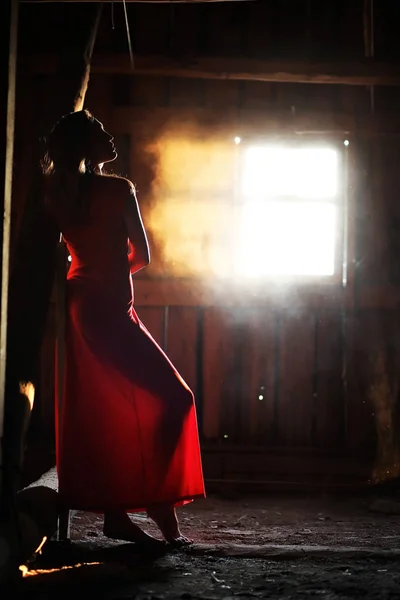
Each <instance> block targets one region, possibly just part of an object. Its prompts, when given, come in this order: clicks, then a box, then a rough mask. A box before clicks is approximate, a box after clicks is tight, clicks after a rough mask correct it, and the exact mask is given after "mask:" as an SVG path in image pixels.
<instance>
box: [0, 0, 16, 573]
mask: <svg viewBox="0 0 400 600" xmlns="http://www.w3.org/2000/svg"><path fill="white" fill-rule="evenodd" d="M18 16H19V9H18V0H6V2H4V5H3V18H2V23H1V25H2V31H1V33H2V35H1V49H2V54H3V65H2V68H1V84H2V85H1V87H0V90H1V93H0V106H1V107H2V110H1V115H0V136H1V138H0V142H1V145H0V156H1V160H0V163H1V165H0V204H1V225H0V257H1V262H0V265H1V266H0V273H1V284H0V287H1V293H0V315H1V318H0V511H1V513H2V516H4V514H3V509H4V505H5V504H6V503H7V502H8V501H9V498H10V497H9V495H7V496H6V494H10V490H6V485H5V479H4V478H5V477H6V476H5V470H6V467H7V471H9V467H10V465H9V464H8V465H6V464H5V463H6V459H5V456H6V452H5V449H4V446H5V441H4V438H5V431H4V423H5V395H6V394H5V393H6V366H7V364H6V359H7V335H8V318H7V314H8V291H9V262H10V232H11V201H12V184H13V157H14V131H15V92H16V73H17V46H18ZM18 441H19V440H18ZM3 453H4V455H3ZM0 562H1V557H0ZM3 569H4V564H3V565H0V571H2V570H3Z"/></svg>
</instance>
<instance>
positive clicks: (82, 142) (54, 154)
mask: <svg viewBox="0 0 400 600" xmlns="http://www.w3.org/2000/svg"><path fill="white" fill-rule="evenodd" d="M93 122H94V117H93V115H91V113H90V112H89V111H88V110H81V111H77V112H73V113H70V114H68V115H65V116H64V117H62V118H61V119H60V120H59V121H58V122H57V123H56V124H55V125H54V127H53V129H52V130H51V132H50V134H49V136H48V137H47V139H46V140H45V145H46V152H45V157H44V160H43V161H42V168H43V173H44V174H45V175H46V176H48V177H49V179H48V186H47V189H48V193H47V195H46V201H47V204H48V206H49V208H50V210H51V212H52V213H53V214H54V216H55V217H56V218H57V219H58V220H59V221H60V222H61V224H69V223H70V222H71V221H76V220H82V219H83V217H84V216H85V215H86V214H87V206H86V204H87V203H86V202H85V196H86V194H85V189H84V188H85V187H86V185H87V183H88V178H87V177H84V175H88V174H91V173H92V172H93V167H91V165H90V163H89V162H88V154H87V153H88V151H89V149H90V143H91V134H92V127H93Z"/></svg>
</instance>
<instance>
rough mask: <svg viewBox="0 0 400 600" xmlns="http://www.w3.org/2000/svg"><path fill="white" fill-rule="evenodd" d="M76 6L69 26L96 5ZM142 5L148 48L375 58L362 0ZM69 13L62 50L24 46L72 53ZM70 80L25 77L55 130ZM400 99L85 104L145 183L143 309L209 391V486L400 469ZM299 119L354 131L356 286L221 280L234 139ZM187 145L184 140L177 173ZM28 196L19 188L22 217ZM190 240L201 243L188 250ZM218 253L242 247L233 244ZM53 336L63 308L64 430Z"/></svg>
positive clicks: (109, 81)
mask: <svg viewBox="0 0 400 600" xmlns="http://www.w3.org/2000/svg"><path fill="white" fill-rule="evenodd" d="M377 4H378V3H377ZM393 4H394V3H390V2H382V3H379V6H378V7H377V13H376V15H375V19H376V22H375V30H376V40H375V52H376V56H377V57H378V58H381V59H385V58H391V59H393V58H398V53H399V50H398V45H397V42H395V40H396V32H395V27H394V25H393V21H394V12H393V11H394V7H393ZM322 5H323V6H322ZM119 8H121V7H118V6H117V5H116V6H115V13H114V17H113V18H114V22H115V29H112V26H111V17H110V15H109V14H108V13H107V14H104V15H103V20H102V23H101V31H100V37H99V41H98V45H97V47H96V52H98V53H99V54H100V53H101V52H107V53H108V54H110V53H114V54H115V55H117V54H118V53H123V52H126V44H125V38H124V30H123V22H122V15H121V14H120V11H119ZM49 10H51V9H50V7H49V6H41V7H37V6H36V5H33V7H32V6H29V7H28V6H26V5H23V6H22V13H23V15H22V16H23V20H24V19H25V20H26V22H28V21H29V20H30V19H33V18H34V19H35V22H36V23H37V26H38V27H39V28H40V17H43V14H44V13H43V11H49ZM57 10H58V7H57ZM60 10H61V9H60ZM63 10H64V11H65V14H64V13H63V20H64V23H66V22H69V21H68V19H69V20H71V21H73V20H74V19H76V12H74V11H77V10H82V7H77V6H76V5H70V6H68V7H63ZM129 10H130V17H131V24H132V38H133V43H134V50H135V52H136V53H139V54H140V53H142V54H168V55H171V56H177V55H179V56H182V55H183V56H187V57H190V56H191V55H199V54H200V55H210V56H212V55H218V56H223V55H226V56H239V55H240V56H246V57H257V58H272V57H273V58H275V57H278V58H294V57H296V58H304V59H313V58H326V59H332V58H335V59H337V58H338V57H341V58H345V59H357V58H360V57H363V56H364V54H365V48H364V42H363V2H362V1H358V0H357V1H352V2H348V1H347V0H340V1H331V2H324V3H320V2H314V1H313V0H309V1H304V2H294V1H292V0H290V1H289V0H285V1H283V0H282V1H281V2H275V3H273V2H270V3H264V2H254V3H252V2H250V3H243V4H242V3H232V4H230V3H223V4H212V5H197V6H182V5H176V6H162V5H158V6H142V5H140V4H133V5H130V6H129ZM392 12H393V14H392ZM288 14H290V15H291V17H290V18H288V17H287V15H288ZM60 19H61V13H60V12H58V13H57V14H56V13H53V20H54V29H53V31H52V32H51V31H50V33H49V32H48V36H50V38H49V37H47V41H46V47H45V46H44V42H43V36H41V35H39V34H38V33H37V35H36V40H35V42H34V43H33V42H32V41H29V40H26V39H25V40H23V41H22V42H21V44H22V51H23V52H25V53H26V52H27V51H28V49H29V47H30V46H29V44H31V46H33V45H34V49H35V51H36V52H49V50H48V47H49V46H50V47H51V48H52V52H53V53H54V52H58V51H60V48H61V46H62V44H65V43H66V39H65V38H66V36H67V33H66V32H67V31H70V30H68V27H66V26H65V27H64V29H63V30H61V29H60V27H61V26H60V23H59V20H60ZM47 28H48V26H47ZM39 33H40V31H39ZM49 39H50V41H49ZM40 40H41V41H40ZM41 44H42V46H43V47H40V45H41ZM39 81H40V84H39V83H38V82H39ZM54 81H55V76H54V75H52V74H47V75H45V74H42V75H40V78H39V75H35V74H34V73H32V72H31V73H30V74H24V75H23V76H22V77H21V83H20V90H21V91H20V94H21V98H23V97H24V94H23V89H27V87H26V86H28V82H29V85H30V86H33V87H34V89H35V90H36V93H37V94H38V96H36V98H37V100H36V102H42V109H41V115H42V116H41V119H42V123H44V122H45V120H46V115H45V112H46V111H45V107H46V102H50V99H49V98H50V97H51V94H52V93H53V94H54V93H57V90H56V89H55V86H54ZM24 86H25V87H24ZM40 90H43V91H42V92H40ZM44 90H46V94H47V97H46V95H45V92H44ZM398 97H399V92H398V89H397V88H388V87H386V88H383V87H382V88H380V87H375V88H374V89H373V90H371V89H370V88H367V87H363V86H340V85H307V84H289V83H286V84H285V83H265V82H264V83H263V82H251V81H246V82H244V81H209V80H205V79H203V80H199V79H184V78H172V77H160V76H159V77H153V76H138V75H126V74H124V75H118V74H117V73H114V74H113V73H103V74H101V73H95V74H94V75H93V76H92V80H91V84H90V91H89V97H88V102H87V106H88V107H89V108H90V109H91V110H93V111H94V112H95V114H96V116H98V117H99V118H100V119H102V120H104V122H105V125H106V127H107V128H108V129H109V130H110V131H112V132H113V133H115V137H116V141H117V143H118V146H119V148H120V157H119V160H118V163H116V165H115V169H116V171H117V172H119V173H122V174H123V175H128V176H129V177H130V178H131V179H132V180H133V181H134V182H135V183H136V185H137V188H138V193H139V200H140V203H141V206H142V210H143V214H144V219H145V223H146V225H147V226H148V229H149V232H150V237H151V243H152V254H153V264H152V266H151V267H150V268H149V269H148V270H147V271H146V272H143V273H142V274H140V277H138V279H137V281H136V305H137V310H138V312H139V315H140V316H141V318H142V319H143V321H144V322H145V324H146V326H147V327H148V328H149V329H150V331H151V332H152V333H153V335H154V337H155V338H156V340H157V341H159V343H160V344H161V345H162V346H163V347H164V348H165V349H166V351H167V352H168V354H169V356H170V358H171V359H172V361H173V362H174V363H175V364H176V366H177V368H178V369H179V370H180V372H181V373H182V375H183V376H184V378H185V379H186V380H187V381H188V383H189V384H190V385H191V386H192V388H193V389H194V391H195V393H196V397H197V402H198V409H199V425H200V431H201V436H202V443H203V448H204V460H205V472H206V476H207V478H208V479H210V480H241V481H245V480H251V481H255V482H257V481H259V482H261V481H263V482H265V481H269V482H271V481H275V482H276V481H280V482H292V484H293V482H300V481H302V482H304V481H312V482H314V483H318V482H319V483H323V484H324V485H326V484H328V483H329V482H336V483H341V484H346V485H347V484H350V483H351V482H354V481H367V480H369V479H371V478H372V479H382V478H385V477H388V476H397V475H398V471H399V470H400V468H399V465H400V462H399V461H400V457H399V456H398V452H399V449H398V441H397V437H398V423H397V420H398V381H399V377H398V366H399V365H398V356H399V350H400V345H399V344H400V342H399V339H400V337H399V333H400V330H399V317H398V303H399V301H400V270H399V267H398V258H399V256H400V254H399V252H400V249H399V242H398V238H399V233H400V232H399V227H398V224H399V219H400V209H399V208H398V193H399V183H400V181H399V171H400V170H399V158H400V139H399V137H398V136H397V135H390V133H391V125H390V123H391V119H393V122H395V120H396V111H397V106H398V104H397V100H398ZM28 112H29V111H28ZM380 117H382V118H383V117H384V118H385V123H386V125H385V131H383V130H381V129H380V127H379V118H380ZM31 118H32V117H31ZM26 119H28V117H26ZM21 120H22V119H21ZM343 123H345V126H344V125H343ZM377 123H378V125H377ZM299 128H300V129H301V131H302V135H303V136H304V135H306V136H311V135H312V136H313V137H314V138H317V139H323V140H330V141H334V142H335V143H339V144H342V143H343V140H344V139H349V140H350V145H349V147H348V149H347V150H346V151H345V153H346V165H347V175H346V182H345V186H344V196H345V197H346V199H347V202H348V213H347V218H346V229H345V230H344V232H345V233H344V236H345V242H346V247H347V250H348V271H347V274H348V279H347V284H346V286H343V285H342V282H341V278H340V277H338V278H337V280H335V281H334V282H333V283H332V282H331V283H328V284H327V283H324V282H321V281H314V282H308V283H304V284H298V285H292V286H290V287H288V288H287V289H285V290H284V291H282V290H281V289H280V288H278V287H277V286H276V285H274V283H273V282H272V283H271V282H268V283H267V282H259V284H258V285H257V286H256V287H255V288H254V289H253V290H249V289H248V288H246V287H245V286H244V285H243V282H241V281H237V280H232V278H230V277H225V278H222V279H221V278H218V277H216V276H215V274H213V273H212V269H211V267H210V265H207V267H204V265H202V260H201V259H202V257H203V256H204V255H207V251H208V250H209V247H210V246H212V245H213V244H214V246H213V248H215V247H216V246H215V239H214V238H215V235H214V234H215V232H217V234H218V232H220V233H221V232H222V234H223V235H225V236H229V235H231V236H232V234H233V238H234V235H235V230H234V229H232V226H230V227H229V228H228V231H226V228H225V229H224V223H225V224H226V222H227V221H229V214H230V213H229V211H230V210H231V205H232V203H233V202H234V201H235V179H234V169H233V168H232V167H229V165H234V152H235V148H234V144H233V138H234V136H236V135H241V136H244V138H246V139H252V138H254V136H257V135H260V133H261V134H262V135H265V136H266V137H268V135H273V136H275V137H276V136H282V135H284V136H285V137H289V139H290V136H291V135H295V132H296V131H297V132H298V131H299ZM20 131H21V134H20V135H21V136H22V139H25V138H26V139H29V135H28V133H24V131H23V130H22V128H20ZM30 131H31V134H30V135H31V136H32V128H31V129H30ZM33 131H35V129H33ZM24 136H25V137H24ZM171 144H172V146H173V144H175V147H176V148H178V150H179V149H180V150H179V152H178V150H177V151H176V152H177V154H176V157H175V159H174V160H173V161H172V163H171V164H169V169H170V172H166V171H165V168H164V167H165V163H166V160H167V159H166V154H165V153H166V152H168V148H171V147H172V146H171ZM25 148H26V147H25ZM193 148H196V149H197V150H196V152H194V151H193ZM207 154H210V156H211V158H210V157H207ZM216 155H218V156H219V157H222V158H221V162H220V163H218V168H217V169H216V170H215V171H214V174H213V171H212V169H211V170H210V165H209V163H210V161H211V162H212V160H211V159H212V157H213V156H216ZM223 156H225V162H224V159H223ZM24 160H27V159H26V158H25V159H24ZM202 161H203V162H202ZM230 161H231V162H230ZM163 165H164V167H163ZM171 165H172V166H171ZM207 165H208V166H207ZM162 167H163V168H164V170H163V168H162ZM194 167H195V168H194ZM228 167H229V168H228ZM224 169H225V171H224ZM171 170H172V172H171ZM192 172H193V176H192V175H190V174H191V173H192ZM196 172H197V174H198V173H200V177H196ZM202 173H203V174H204V176H203V177H202V176H201V174H202ZM189 175H190V176H189ZM213 177H214V179H213ZM182 182H183V183H182ZM20 196H21V197H22V196H23V194H22V192H20ZM22 205H23V200H22V199H21V198H19V200H18V201H17V203H16V207H17V208H16V213H17V214H16V222H18V214H20V212H21V210H22V209H21V206H22ZM177 206H178V208H179V206H181V210H178V209H177V208H176V207H177ZM204 214H206V215H208V217H209V219H211V220H212V219H213V220H214V222H216V223H217V224H216V225H215V227H214V229H213V228H212V227H211V229H210V228H209V229H208V230H207V231H208V232H209V234H210V235H209V237H208V238H207V236H206V238H205V240H204V239H203V238H201V236H200V237H199V235H198V231H199V229H201V227H202V226H203V225H202V221H201V220H202V219H203V218H204V217H203V215H204ZM160 215H161V216H162V217H161V216H160ZM191 215H192V216H193V219H198V222H197V223H196V224H195V225H196V226H195V227H193V231H192V230H190V235H191V236H192V237H191V238H190V239H191V245H190V244H189V246H187V245H186V246H184V244H183V242H182V239H183V235H184V234H183V233H182V230H183V228H186V229H187V228H189V229H190V219H191ZM179 219H182V223H183V224H182V223H180V222H179ZM200 221H201V222H200ZM213 232H214V233H213ZM213 235H214V237H213ZM224 239H225V238H224ZM207 244H208V245H207ZM174 246H176V247H178V248H181V249H182V248H186V250H185V252H187V257H188V260H185V256H186V254H185V252H183V254H182V252H181V254H179V253H178V254H177V253H176V252H175V253H174V250H173V248H174ZM171 247H172V250H171V251H170V252H167V250H166V248H171ZM215 252H216V251H215V250H214V256H215ZM220 252H221V255H222V256H225V258H226V255H227V249H226V247H225V248H224V247H222V248H220ZM179 256H181V258H182V256H183V260H181V262H179ZM199 257H200V260H199ZM228 258H229V257H228ZM177 261H178V263H179V264H177ZM188 263H190V264H188ZM53 338H54V314H53V312H51V313H50V317H49V328H48V336H47V338H46V341H45V344H44V349H43V381H42V389H41V396H40V402H39V408H38V409H37V411H38V414H39V415H40V417H38V420H39V421H40V422H41V423H42V425H44V426H45V428H47V429H48V430H51V429H52V420H53V410H52V401H53V399H52V388H53V385H54V384H53V376H52V369H53V358H52V345H53Z"/></svg>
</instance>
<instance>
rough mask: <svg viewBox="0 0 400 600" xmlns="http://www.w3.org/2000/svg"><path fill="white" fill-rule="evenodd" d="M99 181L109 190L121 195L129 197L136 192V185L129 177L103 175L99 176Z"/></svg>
mask: <svg viewBox="0 0 400 600" xmlns="http://www.w3.org/2000/svg"><path fill="white" fill-rule="evenodd" d="M98 179H99V183H100V184H101V185H102V186H103V187H104V188H105V189H107V191H109V192H112V193H113V194H117V195H118V196H121V197H124V198H126V197H128V196H129V195H134V194H135V186H134V185H133V183H132V182H131V181H129V179H127V178H125V177H119V176H114V175H101V176H99V177H98Z"/></svg>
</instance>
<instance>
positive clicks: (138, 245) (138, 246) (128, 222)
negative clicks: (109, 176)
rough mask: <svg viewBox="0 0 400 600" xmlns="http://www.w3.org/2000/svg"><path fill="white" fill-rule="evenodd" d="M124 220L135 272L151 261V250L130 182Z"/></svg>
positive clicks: (130, 261)
mask: <svg viewBox="0 0 400 600" xmlns="http://www.w3.org/2000/svg"><path fill="white" fill-rule="evenodd" d="M124 221H125V226H126V230H127V233H128V238H129V242H130V252H129V254H128V260H129V265H130V269H131V273H132V274H134V273H137V272H138V271H140V270H141V269H143V268H144V267H147V265H148V264H149V263H150V250H149V244H148V241H147V236H146V232H145V229H144V225H143V221H142V217H141V214H140V210H139V205H138V201H137V199H136V193H135V188H134V187H133V185H132V184H130V194H129V196H128V198H127V200H126V204H125V213H124Z"/></svg>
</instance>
